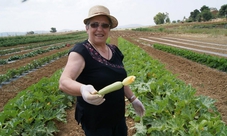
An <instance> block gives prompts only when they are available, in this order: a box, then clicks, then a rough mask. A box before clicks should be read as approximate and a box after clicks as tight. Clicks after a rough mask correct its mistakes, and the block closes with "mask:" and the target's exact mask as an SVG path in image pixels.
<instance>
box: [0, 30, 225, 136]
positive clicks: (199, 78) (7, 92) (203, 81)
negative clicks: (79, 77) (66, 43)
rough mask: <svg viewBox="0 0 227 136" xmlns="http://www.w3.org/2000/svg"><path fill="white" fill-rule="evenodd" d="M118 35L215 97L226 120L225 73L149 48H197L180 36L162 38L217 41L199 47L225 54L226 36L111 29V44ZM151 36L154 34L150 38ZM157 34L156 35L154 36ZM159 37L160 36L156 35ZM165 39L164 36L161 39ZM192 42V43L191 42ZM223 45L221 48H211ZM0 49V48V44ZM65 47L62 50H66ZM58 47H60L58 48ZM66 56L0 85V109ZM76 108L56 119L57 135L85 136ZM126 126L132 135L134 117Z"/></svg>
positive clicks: (23, 62)
mask: <svg viewBox="0 0 227 136" xmlns="http://www.w3.org/2000/svg"><path fill="white" fill-rule="evenodd" d="M119 36H121V37H123V38H125V39H127V40H128V41H130V42H132V43H134V44H136V45H138V46H139V47H141V48H142V49H143V50H145V51H146V52H147V53H148V54H149V55H150V56H151V57H152V58H154V59H158V60H159V61H160V62H161V63H163V64H165V67H166V69H167V70H169V71H171V72H172V73H173V74H177V78H179V79H180V80H182V81H184V82H185V83H187V84H191V85H192V87H194V88H196V90H197V93H196V95H205V96H209V97H211V98H213V99H215V100H216V103H215V105H216V107H217V109H218V111H219V112H220V114H221V115H222V119H223V121H224V122H225V123H227V110H226V109H227V73H225V72H221V71H218V70H215V69H211V68H208V67H206V66H204V65H200V64H198V63H195V62H192V61H190V60H187V59H184V58H182V57H179V56H175V55H172V54H169V53H166V52H162V51H159V50H156V49H154V48H152V46H149V45H152V44H153V43H156V42H169V43H171V44H177V45H180V46H185V47H186V46H190V47H191V48H192V47H193V48H200V47H196V46H191V44H192V42H189V41H184V43H181V42H182V41H181V42H180V41H179V40H176V39H175V40H174V41H167V40H165V39H164V38H166V37H171V38H180V39H187V40H194V41H200V42H208V43H218V44H222V45H223V46H218V45H215V44H209V45H208V44H205V43H204V46H207V48H201V49H203V50H208V51H212V52H218V53H224V54H227V45H226V43H227V37H226V36H215V37H214V36H211V35H204V34H203V35H199V34H196V35H194V34H193V35H190V34H187V35H186V34H154V33H146V32H133V31H112V32H111V34H110V38H111V41H110V43H111V44H116V45H117V38H118V37H119ZM152 37H153V38H152ZM139 38H146V39H150V40H151V39H152V40H153V41H155V42H149V41H145V40H141V39H139ZM155 38H156V39H155ZM157 38H160V39H157ZM163 39H164V40H163ZM194 44H195V43H194ZM197 44H198V45H203V43H197ZM211 47H212V48H219V47H220V48H222V51H220V50H218V49H212V48H211ZM0 49H1V48H0ZM68 49H69V48H68V47H65V48H63V49H61V51H62V50H68ZM58 51H60V50H58ZM54 52H55V51H51V52H48V53H45V54H42V55H39V56H36V58H32V59H38V58H42V57H43V56H48V55H51V54H53V53H54ZM32 59H31V58H29V59H24V60H20V61H18V62H15V63H14V65H12V64H7V65H4V66H3V65H0V69H1V70H0V73H4V72H6V70H7V69H10V68H16V67H17V66H19V65H20V66H22V65H26V64H27V63H29V62H30V61H31V60H32ZM66 61H67V57H62V58H61V59H58V60H56V61H54V62H52V63H51V64H48V65H46V66H45V67H42V68H39V69H38V70H36V71H34V72H31V73H29V74H28V75H26V76H25V77H21V78H19V79H18V80H16V81H13V82H11V83H10V84H8V85H3V86H2V87H1V88H0V111H2V109H3V106H4V105H5V104H6V103H7V101H8V100H9V99H11V98H13V97H15V96H16V94H17V93H18V92H20V91H22V90H24V89H26V88H27V87H28V86H30V85H32V84H35V83H37V82H38V81H39V80H40V79H41V78H43V77H50V76H51V75H52V74H53V73H54V72H55V71H56V70H58V69H61V68H63V67H64V66H65V64H66ZM74 112H75V108H74V107H73V108H72V109H68V110H67V123H62V122H56V124H57V127H58V128H59V132H58V133H57V134H55V135H56V136H84V132H83V130H82V129H81V126H80V125H78V124H77V122H76V121H75V119H74ZM127 126H128V135H129V136H131V135H133V134H134V133H135V129H133V126H134V121H133V120H132V119H131V118H127Z"/></svg>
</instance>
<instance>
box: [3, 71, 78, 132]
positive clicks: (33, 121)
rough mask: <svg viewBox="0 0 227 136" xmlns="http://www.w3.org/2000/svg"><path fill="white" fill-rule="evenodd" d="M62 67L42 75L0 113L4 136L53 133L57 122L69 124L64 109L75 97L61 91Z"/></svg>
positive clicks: (70, 104) (69, 105) (56, 130)
mask: <svg viewBox="0 0 227 136" xmlns="http://www.w3.org/2000/svg"><path fill="white" fill-rule="evenodd" d="M60 74H61V70H58V71H57V72H55V74H54V75H52V76H51V77H50V78H43V79H41V80H40V81H39V82H38V83H36V84H33V85H32V86H30V87H28V88H27V89H26V90H23V91H21V92H20V93H18V94H17V96H16V97H14V98H13V99H11V100H10V101H9V102H8V103H7V104H6V105H5V106H4V109H3V111H2V112H0V135H1V136H51V135H54V133H56V132H58V129H57V128H56V125H55V122H56V121H62V122H65V123H66V112H65V109H66V108H68V107H71V106H72V103H73V102H75V98H74V97H72V96H68V95H66V94H64V93H63V92H61V91H59V90H58V79H59V76H60Z"/></svg>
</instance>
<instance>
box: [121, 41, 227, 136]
mask: <svg viewBox="0 0 227 136" xmlns="http://www.w3.org/2000/svg"><path fill="white" fill-rule="evenodd" d="M118 44H119V48H120V49H121V50H122V51H123V54H125V58H124V64H125V67H126V69H127V72H128V75H135V76H136V77H137V78H136V81H135V82H134V83H133V84H132V85H131V88H132V90H133V92H134V93H135V94H136V96H138V97H139V99H140V100H141V101H142V103H143V104H144V106H145V108H146V113H145V116H144V117H143V118H141V119H140V118H139V117H138V116H136V117H135V112H134V110H133V108H132V107H131V105H129V106H128V107H127V108H128V109H129V110H128V112H127V115H128V116H131V117H133V118H134V119H135V121H140V122H138V123H136V125H135V127H136V129H137V132H136V134H135V135H136V136H140V135H143V136H144V135H168V136H170V135H181V136H189V135H197V136H199V135H219V136H222V135H223V136H224V135H225V134H227V126H226V125H225V123H224V122H223V121H222V118H221V115H220V113H219V112H218V111H217V109H216V107H215V105H214V103H215V100H214V99H211V98H209V97H207V96H202V95H201V96H196V95H195V93H196V90H195V89H194V88H192V87H191V86H190V85H187V84H185V83H184V82H183V81H181V80H179V79H177V78H176V75H173V74H172V73H170V72H169V71H167V70H166V69H165V67H164V65H163V64H161V63H160V62H159V61H157V60H154V59H152V58H151V57H150V56H149V55H148V54H147V53H146V52H145V51H143V50H142V49H140V48H139V47H137V46H136V45H134V44H132V43H130V42H128V41H126V40H124V39H119V43H118Z"/></svg>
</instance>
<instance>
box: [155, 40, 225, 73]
mask: <svg viewBox="0 0 227 136" xmlns="http://www.w3.org/2000/svg"><path fill="white" fill-rule="evenodd" d="M153 47H154V48H156V49H159V50H162V51H165V52H168V53H172V54H174V55H178V56H181V57H184V58H186V59H189V60H192V61H195V62H197V63H200V64H203V65H206V66H208V67H211V68H215V69H218V70H220V71H223V72H227V59H226V58H220V57H216V56H211V55H207V54H201V53H196V52H193V51H190V50H185V49H179V48H175V47H171V46H166V45H162V44H154V45H153Z"/></svg>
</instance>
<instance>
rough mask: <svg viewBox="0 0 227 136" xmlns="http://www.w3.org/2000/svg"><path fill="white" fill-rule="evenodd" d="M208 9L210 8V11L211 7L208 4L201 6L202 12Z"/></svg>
mask: <svg viewBox="0 0 227 136" xmlns="http://www.w3.org/2000/svg"><path fill="white" fill-rule="evenodd" d="M206 10H209V11H210V8H209V7H207V6H206V5H203V6H202V7H201V8H200V12H203V11H206Z"/></svg>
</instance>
